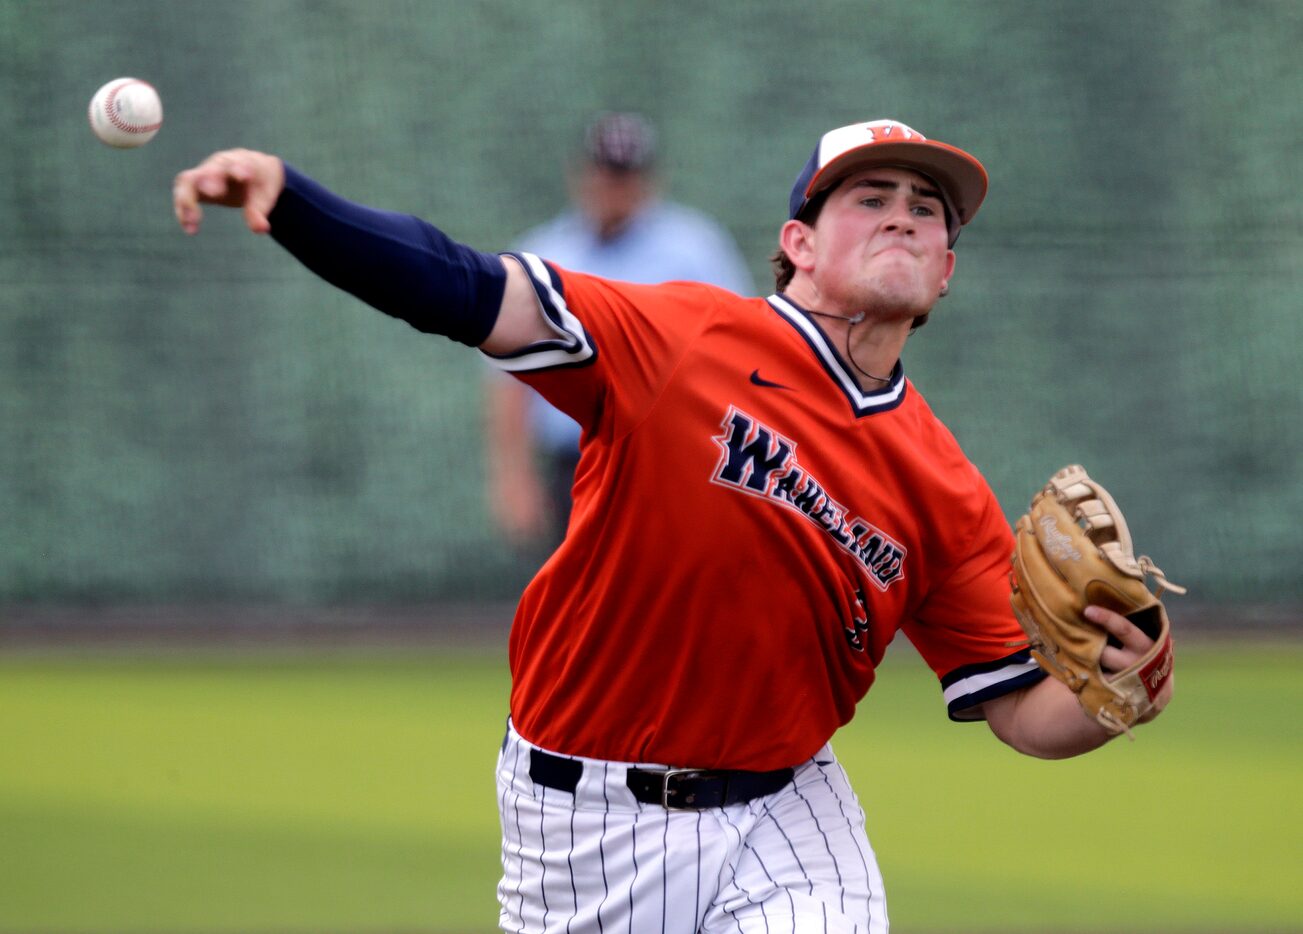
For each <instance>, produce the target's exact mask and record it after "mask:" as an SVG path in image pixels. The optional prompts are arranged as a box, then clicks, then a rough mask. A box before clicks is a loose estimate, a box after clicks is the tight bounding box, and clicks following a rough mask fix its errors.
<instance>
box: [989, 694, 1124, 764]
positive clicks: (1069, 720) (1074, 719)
mask: <svg viewBox="0 0 1303 934" xmlns="http://www.w3.org/2000/svg"><path fill="white" fill-rule="evenodd" d="M985 713H986V720H987V723H988V725H989V726H990V727H991V731H992V732H993V733H995V735H996V736H998V737H1000V739H1001V740H1003V741H1004V742H1005V743H1008V744H1009V745H1010V746H1012V747H1013V748H1014V749H1017V750H1018V751H1019V752H1021V753H1025V754H1026V755H1029V756H1036V757H1037V758H1040V759H1067V758H1070V757H1072V756H1079V755H1081V754H1082V753H1084V752H1090V751H1091V750H1092V749H1098V748H1099V747H1100V746H1103V745H1104V744H1105V743H1107V742H1108V741H1109V740H1110V739H1112V738H1113V736H1112V734H1110V733H1109V732H1108V731H1107V730H1105V729H1104V728H1103V727H1102V726H1100V725H1099V724H1098V723H1096V722H1095V721H1094V720H1091V719H1090V718H1089V717H1088V716H1086V714H1085V712H1084V711H1083V710H1082V709H1081V705H1080V704H1079V703H1078V702H1077V698H1076V695H1074V694H1073V693H1072V692H1071V691H1069V690H1068V689H1067V688H1066V687H1065V686H1064V685H1063V684H1062V683H1061V682H1059V681H1056V680H1055V679H1054V678H1046V679H1045V680H1043V681H1041V682H1039V683H1037V684H1035V685H1033V686H1031V687H1029V688H1024V689H1023V690H1021V691H1015V692H1013V693H1012V694H1007V695H1005V696H1004V697H999V698H996V699H995V700H993V701H988V702H987V703H986V705H985Z"/></svg>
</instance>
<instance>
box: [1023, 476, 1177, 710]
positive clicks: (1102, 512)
mask: <svg viewBox="0 0 1303 934" xmlns="http://www.w3.org/2000/svg"><path fill="white" fill-rule="evenodd" d="M1014 537H1015V545H1014V552H1013V574H1012V576H1011V579H1012V582H1013V594H1012V595H1011V596H1010V602H1011V603H1012V604H1013V611H1014V613H1015V615H1017V617H1018V622H1019V623H1020V624H1021V625H1022V628H1023V631H1024V632H1025V633H1026V634H1027V639H1028V643H1029V645H1030V647H1031V650H1032V655H1033V656H1034V657H1035V658H1036V661H1037V662H1038V663H1039V664H1040V666H1041V668H1043V669H1044V670H1045V671H1046V672H1047V673H1049V674H1050V675H1053V676H1054V677H1055V678H1058V679H1059V680H1060V681H1062V682H1063V683H1064V684H1066V685H1067V686H1068V687H1069V688H1070V689H1071V690H1072V691H1073V692H1074V693H1075V694H1076V695H1077V699H1078V700H1079V701H1080V702H1081V706H1082V707H1083V708H1084V709H1085V710H1086V712H1087V713H1088V714H1089V715H1090V716H1092V717H1094V718H1095V719H1096V720H1098V721H1099V723H1100V724H1101V725H1103V726H1104V728H1105V729H1107V730H1108V731H1109V732H1111V733H1114V734H1117V733H1123V732H1125V733H1127V734H1128V735H1130V734H1131V729H1130V728H1131V727H1132V726H1134V725H1135V724H1137V723H1144V722H1146V721H1148V720H1151V719H1153V718H1154V717H1156V716H1157V715H1158V713H1159V710H1160V709H1161V708H1157V707H1156V706H1155V699H1156V698H1157V697H1158V694H1159V692H1160V691H1161V690H1162V689H1163V686H1164V685H1165V684H1166V683H1167V681H1168V679H1170V678H1171V677H1172V637H1171V631H1170V630H1171V627H1170V624H1169V623H1168V620H1167V611H1166V610H1165V609H1164V608H1163V604H1162V602H1161V601H1160V600H1159V597H1160V596H1161V595H1162V593H1163V592H1164V591H1165V590H1170V591H1172V592H1174V593H1185V588H1183V587H1178V586H1177V585H1175V584H1173V583H1171V582H1170V581H1168V580H1167V578H1166V577H1165V576H1164V575H1163V572H1162V571H1161V570H1159V569H1158V567H1156V566H1155V565H1154V562H1153V561H1151V560H1150V559H1149V558H1148V557H1145V556H1143V555H1142V556H1141V557H1140V558H1137V557H1136V556H1135V553H1134V552H1133V551H1132V547H1131V533H1130V532H1129V531H1128V530H1127V523H1126V520H1125V519H1124V518H1123V517H1122V511H1121V510H1120V509H1118V506H1117V503H1115V502H1114V501H1113V497H1111V496H1109V494H1108V491H1106V490H1105V489H1104V488H1103V487H1101V486H1100V485H1099V484H1098V483H1096V482H1095V481H1094V480H1092V479H1090V477H1088V476H1087V475H1086V471H1085V468H1083V467H1081V466H1079V465H1076V464H1073V465H1071V466H1069V467H1065V468H1063V469H1062V470H1060V471H1059V472H1058V473H1056V474H1055V475H1054V476H1053V477H1051V478H1050V482H1049V483H1048V484H1047V485H1046V486H1045V488H1044V489H1043V490H1041V491H1040V492H1039V493H1037V494H1036V496H1035V497H1034V498H1033V499H1032V503H1031V509H1030V510H1029V511H1028V512H1027V513H1026V514H1025V515H1023V516H1022V518H1020V519H1019V520H1018V523H1017V525H1016V526H1015V528H1014ZM1149 577H1152V578H1154V581H1155V583H1156V584H1157V589H1156V590H1155V591H1153V592H1151V591H1150V589H1149V587H1148V586H1147V583H1146V581H1147V578H1149ZM1092 604H1094V605H1098V606H1103V607H1106V608H1108V609H1110V610H1115V611H1116V612H1118V613H1120V614H1122V615H1123V616H1125V617H1127V618H1128V619H1129V620H1130V621H1131V622H1132V623H1134V624H1135V625H1136V626H1138V627H1139V628H1140V629H1141V630H1143V631H1144V632H1145V634H1146V635H1148V636H1149V637H1150V638H1151V639H1153V640H1154V645H1153V648H1151V649H1150V650H1149V651H1148V652H1146V653H1145V655H1144V657H1143V658H1141V659H1140V660H1139V661H1137V662H1136V663H1135V664H1133V665H1132V666H1130V667H1129V668H1127V669H1126V670H1125V671H1120V672H1112V673H1108V672H1105V671H1103V670H1102V669H1101V668H1100V653H1102V652H1103V651H1104V648H1105V646H1106V645H1109V644H1110V638H1111V637H1110V635H1109V633H1108V632H1107V631H1106V630H1104V629H1103V628H1102V627H1100V626H1097V625H1095V624H1094V623H1092V622H1090V621H1089V620H1087V619H1086V618H1085V617H1084V616H1083V615H1082V612H1083V611H1084V610H1085V609H1086V607H1087V606H1090V605H1092ZM1112 644H1113V645H1114V646H1117V645H1118V643H1117V642H1116V640H1114V641H1113V642H1112Z"/></svg>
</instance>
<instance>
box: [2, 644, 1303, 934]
mask: <svg viewBox="0 0 1303 934" xmlns="http://www.w3.org/2000/svg"><path fill="white" fill-rule="evenodd" d="M897 654H898V655H899V658H897V659H896V660H894V661H893V660H889V661H888V664H887V665H885V666H884V669H883V672H882V676H881V680H880V683H879V684H878V685H877V687H875V688H874V691H873V692H872V693H871V694H870V697H869V699H868V700H867V701H866V702H865V703H864V704H863V705H862V706H861V710H860V714H859V716H858V718H857V720H856V722H855V723H854V724H852V726H850V727H848V728H847V729H845V730H843V731H842V732H841V734H839V736H838V739H837V740H836V747H837V750H838V753H839V755H840V756H841V758H842V759H843V761H844V762H845V763H846V765H847V768H848V769H849V771H850V773H851V776H852V778H853V779H854V781H855V784H856V787H857V790H858V791H859V794H860V797H861V801H862V803H863V804H864V806H865V809H866V811H867V812H868V815H869V832H870V837H871V839H872V841H873V843H874V847H875V849H876V850H877V852H878V856H879V860H880V862H881V865H882V868H883V871H884V873H885V875H886V879H887V885H888V900H889V904H890V907H891V913H892V921H893V926H892V927H893V931H894V932H897V934H918V932H924V931H955V932H959V931H965V932H969V931H1051V930H1053V931H1151V932H1160V931H1161V932H1169V931H1207V932H1212V931H1228V932H1229V931H1303V885H1300V877H1301V876H1303V808H1301V806H1300V794H1301V793H1303V743H1301V742H1300V727H1299V717H1300V711H1301V710H1303V682H1301V681H1300V678H1299V676H1298V672H1299V671H1300V669H1301V668H1303V648H1300V647H1297V646H1293V647H1291V646H1286V647H1280V646H1276V647H1270V648H1228V647H1225V646H1221V647H1215V646H1212V645H1203V646H1196V647H1192V648H1185V649H1183V651H1182V652H1181V655H1180V662H1179V664H1178V679H1179V683H1178V691H1177V699H1176V701H1175V702H1174V704H1173V706H1172V707H1171V708H1170V709H1169V711H1168V712H1167V713H1166V714H1164V716H1163V717H1162V719H1160V720H1159V721H1158V723H1157V724H1155V725H1154V726H1152V727H1149V728H1146V729H1143V730H1141V732H1140V733H1139V739H1138V740H1137V741H1136V742H1135V743H1128V742H1126V741H1125V740H1121V741H1117V742H1115V743H1113V744H1111V745H1110V746H1108V747H1106V748H1105V749H1103V750H1100V751H1099V752H1096V753H1093V754H1092V755H1090V756H1088V757H1085V758H1082V759H1077V760H1070V761H1066V762H1039V761H1035V760H1031V759H1026V758H1024V757H1021V756H1019V755H1017V754H1015V753H1013V752H1011V751H1009V750H1007V749H1005V748H1004V747H1003V746H1001V745H1000V744H999V743H998V742H997V741H996V740H995V739H994V738H993V737H991V736H990V735H989V733H988V732H987V731H986V729H985V728H984V727H982V726H978V725H959V724H952V723H949V722H948V721H947V720H946V718H945V715H944V711H943V709H942V706H941V701H940V696H939V692H938V690H937V687H936V685H935V682H934V681H933V680H932V678H931V675H930V674H929V673H928V672H927V671H926V670H925V669H924V668H923V666H922V664H921V662H919V661H918V659H917V658H916V657H914V656H913V655H912V654H911V653H910V652H909V651H901V652H898V653H897ZM506 697H507V678H506V674H505V670H504V662H503V660H502V654H501V653H500V652H497V651H495V652H493V653H491V654H490V653H486V652H475V651H471V650H460V651H456V652H443V653H436V652H433V651H431V650H420V651H417V650H412V651H407V652H397V651H395V652H392V653H389V654H386V653H380V652H370V653H359V654H352V655H325V654H320V653H317V654H312V653H304V654H300V655H291V654H287V653H280V654H270V655H269V654H249V655H243V656H235V655H230V654H227V655H215V654H212V653H208V654H188V655H187V654H173V655H166V656H154V657H149V658H141V657H123V656H103V657H82V656H76V657H74V656H71V655H66V654H65V655H59V654H50V655H33V654H26V655H10V656H7V657H6V656H0V931H3V932H18V931H23V932H54V931H58V932H71V931H78V932H128V931H130V932H144V931H160V932H161V931H169V932H205V934H211V932H236V931H239V932H273V931H274V932H278V934H284V932H299V931H332V932H378V931H432V932H433V931H438V932H452V931H458V932H477V931H485V932H487V931H491V930H494V929H495V924H496V903H495V900H494V894H493V891H494V884H495V882H496V879H497V870H498V864H497V818H496V811H495V806H494V793H493V777H492V771H493V760H494V755H495V753H496V751H497V744H498V740H499V739H500V737H501V735H502V727H503V717H504V715H505V711H506ZM1074 828H1075V829H1074Z"/></svg>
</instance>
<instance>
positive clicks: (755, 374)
mask: <svg viewBox="0 0 1303 934" xmlns="http://www.w3.org/2000/svg"><path fill="white" fill-rule="evenodd" d="M751 382H753V383H755V384H756V385H757V386H768V387H770V388H771V389H788V390H790V389H791V388H792V387H791V386H784V385H783V384H782V383H775V382H774V381H773V380H768V379H765V378H764V377H763V376H761V375H760V371H759V370H752V371H751Z"/></svg>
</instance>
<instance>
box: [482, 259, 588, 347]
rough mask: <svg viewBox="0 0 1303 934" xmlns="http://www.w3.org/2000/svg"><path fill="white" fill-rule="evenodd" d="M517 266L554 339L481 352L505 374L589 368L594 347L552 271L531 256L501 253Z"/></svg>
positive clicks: (558, 279)
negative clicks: (531, 290)
mask: <svg viewBox="0 0 1303 934" xmlns="http://www.w3.org/2000/svg"><path fill="white" fill-rule="evenodd" d="M502 255H504V256H510V257H512V258H514V259H515V260H516V261H517V262H519V263H520V265H521V267H522V268H523V269H524V270H525V273H526V274H527V275H528V276H529V282H530V285H532V286H533V287H534V294H535V296H537V298H538V304H539V310H540V311H541V312H542V314H543V317H544V319H545V320H546V321H547V323H548V324H549V325H551V327H552V330H554V331H555V332H556V334H557V336H556V338H555V339H553V340H545V341H536V342H535V343H533V344H527V345H526V346H524V347H521V348H519V349H518V350H514V351H512V352H511V353H505V354H495V353H489V352H488V351H487V350H481V351H480V353H482V354H484V356H485V357H486V358H487V359H488V361H489V362H490V363H491V364H493V366H495V367H497V368H498V369H500V370H505V371H506V372H508V373H523V372H530V373H534V372H538V371H540V370H554V369H558V368H561V367H575V366H588V365H589V364H591V363H593V362H594V361H595V360H596V359H597V345H596V344H594V343H593V340H592V338H591V337H590V336H589V334H588V331H587V329H585V328H584V325H583V322H581V321H580V320H579V319H578V318H577V317H575V315H574V313H573V312H572V311H571V310H570V307H569V306H568V305H567V304H566V298H565V288H564V286H563V285H562V282H561V277H560V276H559V275H557V272H556V270H555V269H553V268H552V267H551V266H550V265H549V264H547V263H545V262H543V260H541V259H539V258H538V257H537V256H535V255H534V254H533V253H504V254H502Z"/></svg>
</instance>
